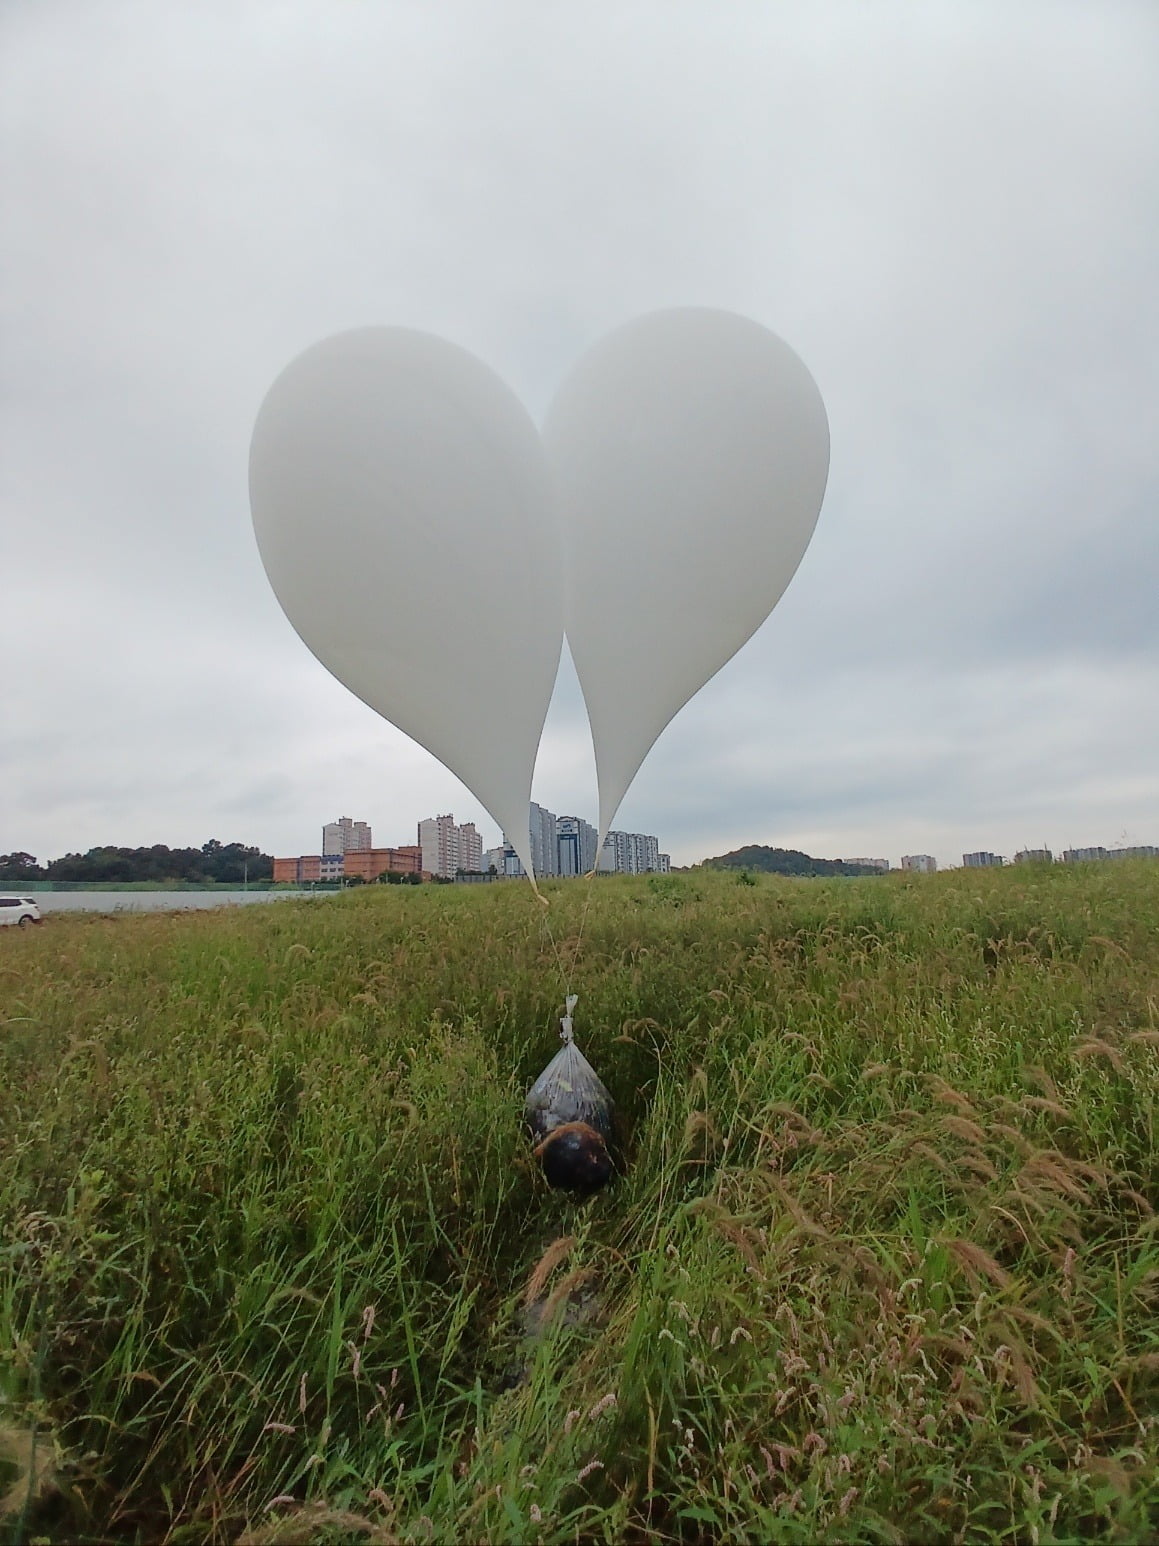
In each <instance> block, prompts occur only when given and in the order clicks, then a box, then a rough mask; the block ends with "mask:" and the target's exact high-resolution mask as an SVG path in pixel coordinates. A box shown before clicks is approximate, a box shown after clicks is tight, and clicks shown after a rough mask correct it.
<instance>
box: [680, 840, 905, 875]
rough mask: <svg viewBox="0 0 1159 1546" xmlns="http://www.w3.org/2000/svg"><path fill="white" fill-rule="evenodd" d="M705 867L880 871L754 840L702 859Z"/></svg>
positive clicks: (853, 872)
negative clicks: (768, 845)
mask: <svg viewBox="0 0 1159 1546" xmlns="http://www.w3.org/2000/svg"><path fill="white" fill-rule="evenodd" d="M701 862H702V866H703V868H704V869H706V870H764V871H765V872H766V873H768V874H771V875H878V874H880V873H881V872H880V871H879V870H872V869H869V868H868V867H867V866H866V865H864V864H845V863H844V862H843V861H842V860H840V859H814V858H813V857H812V855H811V854H803V853H802V852H801V851H800V849H799V848H766V847H765V846H764V845H763V844H761V843H752V844H750V845H749V846H748V847H747V848H736V849H734V850H733V852H732V853H730V854H721V855H720V856H719V857H718V858H716V859H704V860H702V861H701Z"/></svg>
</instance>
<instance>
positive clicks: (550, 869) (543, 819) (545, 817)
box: [528, 800, 562, 877]
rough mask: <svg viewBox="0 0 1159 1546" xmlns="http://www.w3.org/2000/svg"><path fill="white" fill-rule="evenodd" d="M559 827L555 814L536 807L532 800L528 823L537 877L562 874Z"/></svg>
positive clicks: (538, 806) (540, 806)
mask: <svg viewBox="0 0 1159 1546" xmlns="http://www.w3.org/2000/svg"><path fill="white" fill-rule="evenodd" d="M557 826H558V823H557V821H556V817H555V813H554V812H553V811H549V810H546V809H545V808H544V807H543V806H542V805H536V803H535V801H534V800H532V802H531V815H530V820H529V823H528V828H529V836H530V839H531V862H532V864H533V865H534V866H535V873H536V875H538V876H540V877H542V876H544V875H559V874H561V873H562V871H561V870H560V867H559V853H558V845H557V830H556V829H557Z"/></svg>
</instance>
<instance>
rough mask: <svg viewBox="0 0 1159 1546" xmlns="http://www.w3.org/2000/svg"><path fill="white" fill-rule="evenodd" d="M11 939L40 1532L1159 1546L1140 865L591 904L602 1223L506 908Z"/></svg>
mask: <svg viewBox="0 0 1159 1546" xmlns="http://www.w3.org/2000/svg"><path fill="white" fill-rule="evenodd" d="M550 895H551V902H552V911H551V917H552V921H553V926H554V928H555V930H556V932H557V935H559V936H560V938H561V941H562V942H563V945H564V948H565V949H566V946H567V941H568V938H569V936H570V937H573V938H574V935H575V932H576V930H577V928H578V924H579V915H580V908H581V900H582V898H581V888H580V887H577V886H574V885H573V886H572V887H571V888H570V889H569V888H568V887H567V886H563V885H561V886H556V887H555V888H553V889H552V890H551V893H550ZM7 933H8V934H11V935H12V936H13V937H12V938H7V937H5V938H4V939H3V940H0V945H3V947H4V948H3V950H2V951H0V973H2V974H3V975H2V979H0V980H2V982H3V994H2V1002H3V1006H4V1007H3V1020H4V1024H3V1031H2V1037H0V1059H2V1068H0V1197H2V1202H3V1208H2V1216H3V1226H4V1234H3V1244H2V1254H0V1359H2V1364H0V1381H2V1386H0V1394H2V1397H3V1404H2V1405H0V1422H2V1424H3V1440H2V1442H3V1446H4V1452H5V1457H6V1467H7V1468H6V1472H5V1474H4V1475H3V1476H0V1496H3V1499H4V1501H3V1504H2V1507H3V1510H4V1519H3V1522H2V1524H0V1529H3V1530H6V1531H7V1532H8V1534H9V1536H10V1537H11V1538H14V1539H18V1540H21V1539H22V1540H32V1539H44V1540H48V1541H64V1540H78V1539H80V1540H84V1539H88V1540H91V1541H96V1540H109V1539H115V1540H118V1541H132V1540H142V1541H145V1540H149V1541H152V1540H161V1539H165V1540H169V1541H173V1542H180V1541H186V1542H191V1541H205V1540H214V1541H223V1542H224V1541H238V1540H240V1541H246V1542H251V1543H259V1542H276V1541H295V1542H297V1541H307V1540H318V1541H322V1540H334V1541H337V1540H354V1539H359V1540H370V1541H380V1542H391V1541H402V1540H414V1541H427V1540H434V1541H450V1540H484V1539H485V1540H488V1541H511V1542H517V1541H519V1542H522V1541H526V1542H533V1541H538V1540H542V1541H545V1542H554V1541H565V1540H575V1539H581V1540H631V1541H697V1542H703V1541H712V1540H723V1539H738V1538H739V1539H761V1540H774V1541H789V1542H794V1541H800V1542H806V1541H808V1542H813V1541H817V1540H826V1541H840V1540H848V1541H859V1542H861V1541H911V1540H915V1539H926V1540H933V1539H936V1540H967V1541H970V1540H979V1541H986V1540H993V1541H999V1540H1002V1541H1014V1540H1017V1541H1027V1542H1032V1541H1038V1542H1047V1541H1052V1540H1073V1539H1076V1538H1082V1539H1100V1538H1104V1539H1107V1540H1141V1539H1146V1538H1150V1537H1153V1536H1154V1534H1155V1532H1156V1529H1157V1528H1159V1473H1157V1456H1159V1428H1157V1415H1159V1404H1157V1397H1159V1229H1157V1225H1156V1216H1155V1209H1156V1208H1157V1207H1159V1177H1157V1174H1156V1160H1155V1131H1154V1123H1155V1109H1156V1103H1155V1096H1156V1084H1157V1079H1159V866H1156V865H1153V864H1152V865H1148V864H1146V863H1145V862H1143V863H1137V864H1128V863H1124V864H1122V865H1116V866H1114V867H1111V866H1101V867H1090V868H1085V867H1074V868H1066V869H1063V868H1062V867H1058V868H1056V869H1043V870H1021V869H1020V870H1017V871H996V872H990V873H970V874H966V873H961V872H959V873H955V874H948V875H938V876H931V877H924V876H922V877H912V878H911V877H902V876H898V877H896V878H889V879H883V880H864V881H863V880H837V881H812V880H810V881H790V880H778V879H773V878H770V879H761V880H760V881H759V882H758V883H757V884H756V885H740V884H738V882H737V877H736V876H733V875H727V874H716V873H701V872H697V873H693V874H690V875H684V876H671V877H653V878H651V879H645V878H640V879H638V880H628V879H625V880H624V881H622V882H620V881H612V880H609V881H606V882H603V883H601V885H600V887H599V889H598V891H597V893H596V896H595V900H594V902H593V905H592V909H591V913H590V915H589V918H588V921H587V925H586V929H585V931H584V935H583V943H582V946H581V949H580V952H579V967H578V971H577V975H576V987H577V989H578V991H579V992H580V993H581V999H580V1005H579V1009H578V1011H577V1034H578V1035H579V1036H580V1039H581V1043H582V1045H583V1047H584V1050H585V1052H587V1054H588V1055H589V1056H590V1058H591V1059H592V1062H593V1063H594V1064H595V1066H596V1068H597V1069H598V1070H599V1072H600V1074H601V1076H602V1077H603V1079H604V1080H605V1081H606V1083H607V1084H608V1085H609V1087H610V1088H611V1090H612V1091H613V1093H614V1094H615V1095H616V1097H617V1099H618V1101H619V1104H620V1108H621V1111H622V1114H623V1117H624V1119H625V1127H626V1132H627V1138H626V1150H627V1154H626V1159H627V1163H626V1173H625V1174H624V1176H623V1177H622V1179H620V1180H619V1181H618V1182H617V1183H616V1184H615V1185H614V1186H613V1187H611V1188H610V1189H609V1190H608V1191H607V1192H605V1193H604V1194H602V1195H601V1196H600V1197H598V1198H597V1199H596V1200H595V1201H594V1202H593V1203H591V1204H590V1205H588V1206H587V1207H585V1208H578V1207H576V1206H574V1205H571V1204H569V1203H567V1202H566V1201H564V1200H562V1199H561V1198H560V1196H559V1195H558V1194H555V1193H551V1192H549V1191H548V1190H547V1189H546V1187H545V1185H544V1184H543V1182H542V1180H541V1178H540V1177H539V1176H538V1175H537V1173H536V1167H535V1164H534V1162H533V1161H532V1160H531V1159H530V1156H529V1153H528V1149H527V1145H526V1142H525V1140H524V1138H523V1136H522V1134H521V1132H520V1130H519V1126H518V1118H519V1112H520V1109H521V1102H522V1097H523V1093H524V1091H525V1089H526V1087H527V1085H528V1084H529V1083H530V1081H531V1079H532V1078H533V1077H534V1075H535V1074H536V1073H537V1072H538V1070H539V1069H540V1068H541V1067H542V1065H543V1063H544V1062H545V1061H546V1058H547V1057H548V1056H549V1055H550V1053H551V1052H552V1050H553V1049H554V1046H555V1041H554V1028H553V1017H554V1015H555V1014H556V1013H557V1011H558V1008H559V1004H560V1001H561V998H562V984H561V983H560V981H559V977H558V970H557V966H556V958H555V955H554V953H553V951H552V948H551V946H550V944H549V942H548V940H547V939H546V937H545V935H544V934H543V932H542V927H541V924H540V922H539V921H538V909H537V907H536V904H535V903H534V902H533V900H532V899H531V897H530V895H529V893H528V890H527V888H525V887H518V886H491V887H480V888H451V887H447V888H433V887H424V888H394V887H392V888H389V889H385V888H382V889H380V888H375V889H374V890H373V891H370V890H367V891H365V892H362V893H350V894H348V895H346V896H343V897H340V898H337V899H335V900H334V901H333V902H332V903H330V904H328V905H327V906H326V907H325V908H318V907H310V906H307V905H302V904H297V903H293V902H288V903H285V904H283V905H282V906H280V907H277V908H253V909H247V910H245V911H244V912H243V911H231V912H223V913H207V914H199V915H195V916H188V915H187V916H180V917H174V916H148V917H123V918H116V919H110V918H103V917H92V916H69V917H61V918H53V919H51V920H50V921H49V922H47V923H46V924H45V925H44V926H43V927H42V928H41V929H40V930H33V931H27V930H25V931H17V930H10V931H7ZM28 936H30V937H28Z"/></svg>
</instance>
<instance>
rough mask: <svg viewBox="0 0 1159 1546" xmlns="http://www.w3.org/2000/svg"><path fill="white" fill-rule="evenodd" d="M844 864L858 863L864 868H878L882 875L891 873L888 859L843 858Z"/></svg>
mask: <svg viewBox="0 0 1159 1546" xmlns="http://www.w3.org/2000/svg"><path fill="white" fill-rule="evenodd" d="M841 862H842V864H856V865H857V866H858V867H859V868H860V869H863V870H877V871H878V872H879V873H880V874H882V875H887V874H888V873H889V860H888V859H842V861H841Z"/></svg>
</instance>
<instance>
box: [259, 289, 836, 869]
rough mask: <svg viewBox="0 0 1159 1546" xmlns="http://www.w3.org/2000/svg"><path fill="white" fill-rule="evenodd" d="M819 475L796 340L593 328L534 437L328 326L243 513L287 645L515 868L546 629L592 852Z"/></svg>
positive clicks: (383, 336)
mask: <svg viewBox="0 0 1159 1546" xmlns="http://www.w3.org/2000/svg"><path fill="white" fill-rule="evenodd" d="M828 470H829V426H828V421H827V419H826V416H825V408H824V404H823V403H822V401H821V395H820V393H819V392H818V390H817V387H816V385H815V383H814V381H813V379H812V377H811V376H810V374H809V372H808V371H807V370H806V368H805V366H804V365H803V364H802V362H801V361H800V359H798V357H797V356H796V354H794V352H793V351H792V350H791V349H790V348H789V346H788V345H787V344H785V343H784V342H783V341H782V340H781V339H779V338H778V337H776V335H775V334H773V333H771V332H769V331H768V330H767V329H766V328H763V327H761V326H760V325H759V324H758V323H755V322H752V321H750V320H749V319H747V318H744V317H739V316H735V315H733V314H732V313H729V312H723V311H715V310H708V309H702V308H682V309H679V310H674V311H662V312H655V313H652V314H650V315H648V316H645V317H641V318H639V319H637V320H636V321H634V322H630V323H628V324H627V325H626V326H624V327H621V328H619V329H617V330H616V331H615V332H613V333H612V334H610V335H609V336H608V337H606V338H605V339H603V340H602V341H601V342H600V343H598V344H596V345H595V347H594V348H592V349H591V350H590V351H589V352H588V353H587V354H586V355H585V356H584V357H583V359H581V361H580V362H579V364H578V365H577V366H576V367H575V369H574V370H573V371H572V373H571V375H570V376H569V377H568V379H567V380H566V381H565V382H564V384H563V386H562V387H561V388H560V390H559V393H558V395H557V396H556V399H555V401H554V402H553V404H552V406H551V409H550V411H549V413H548V415H547V419H546V422H545V424H544V427H543V432H542V434H540V433H539V432H538V431H537V430H536V428H535V425H534V424H533V423H532V421H531V419H530V418H529V417H528V415H527V413H526V411H525V410H524V408H523V406H522V405H521V404H520V402H519V401H518V399H517V398H516V397H515V396H514V394H513V393H512V392H511V391H510V390H509V389H508V387H507V386H506V385H505V384H504V383H503V382H502V381H501V380H500V379H499V377H498V376H496V375H495V374H494V372H492V371H491V370H490V369H489V368H488V367H487V366H486V365H484V364H483V363H482V362H481V361H479V360H477V359H476V358H475V357H474V356H473V355H471V354H468V353H467V352H466V350H464V349H460V348H458V347H457V346H456V345H454V344H451V343H447V342H445V341H444V340H443V339H440V338H436V337H433V336H431V335H430V334H426V333H419V332H414V331H412V330H410V329H406V328H393V327H374V328H362V329H358V330H356V331H353V332H348V333H339V334H337V335H336V336H334V337H332V338H328V339H325V340H324V341H323V342H321V343H318V344H315V345H314V346H313V347H312V348H310V349H307V350H306V351H305V353H304V354H301V355H299V356H298V358H297V359H296V360H294V361H293V362H292V363H291V364H290V365H289V366H287V368H286V369H285V370H284V371H283V372H282V374H281V375H280V376H279V377H278V379H277V380H276V381H275V382H274V384H273V386H272V387H271V388H270V391H269V393H268V394H267V396H266V399H265V401H264V403H263V404H262V407H261V410H260V411H259V413H258V418H257V422H256V424H255V427H254V433H253V441H252V445H251V448H250V503H251V508H252V511H253V520H254V529H255V532H256V534H257V541H258V548H259V551H260V553H261V557H262V562H263V564H264V565H265V569H266V573H267V575H268V576H269V579H270V583H271V585H272V586H273V589H274V592H275V594H276V595H277V597H278V600H279V601H280V603H281V605H282V608H283V610H284V611H285V613H286V615H287V617H288V618H289V620H290V622H291V623H292V624H293V626H294V628H295V629H296V630H297V632H298V634H299V635H300V636H301V638H302V639H303V640H304V641H305V643H306V644H307V645H308V646H309V648H310V649H311V650H312V651H313V652H314V654H315V655H316V656H317V657H318V659H319V660H320V661H321V662H322V664H323V665H324V666H326V668H327V669H328V670H329V671H331V672H332V673H333V674H334V676H336V677H337V678H338V680H339V681H340V682H342V683H344V684H345V685H346V686H347V687H348V688H349V689H350V690H351V691H352V692H353V693H355V694H356V695H357V696H358V697H359V698H361V699H362V700H363V702H365V703H367V704H369V705H370V707H371V708H373V709H376V710H377V711H378V713H380V714H381V715H383V716H384V718H386V719H388V720H390V721H391V722H392V723H393V724H395V725H397V726H398V727H399V729H401V730H404V731H405V732H406V733H407V734H408V735H410V736H411V737H413V739H414V740H416V741H418V742H419V743H420V745H422V746H424V747H426V749H427V750H428V751H429V752H431V753H433V755H434V756H435V757H437V758H438V759H439V761H440V762H442V763H444V764H445V765H446V766H447V767H448V768H449V769H450V770H451V771H452V772H453V773H454V774H456V775H457V777H458V778H460V779H461V780H462V782H463V783H464V784H466V785H467V787H468V788H469V789H470V790H471V791H472V792H473V793H474V794H475V796H476V797H477V798H478V800H479V801H480V803H481V804H482V805H483V806H484V807H485V808H486V810H487V811H489V812H490V814H491V816H492V817H493V818H494V819H495V821H496V822H498V824H499V826H500V827H501V828H502V829H503V831H504V832H505V833H506V834H507V837H508V840H509V841H510V842H511V843H512V844H513V846H514V847H515V849H516V851H517V853H518V854H519V856H520V858H521V860H522V861H523V864H524V867H525V868H526V870H527V872H528V874H529V875H530V874H532V873H533V870H532V862H531V852H530V843H529V837H528V814H529V807H530V800H531V780H532V774H533V771H534V767H535V757H536V753H537V751H538V748H539V741H540V736H541V734H542V731H543V723H544V719H545V718H546V716H547V708H548V703H549V701H550V698H551V693H552V688H553V686H554V684H555V679H556V673H557V670H558V666H559V658H560V652H561V649H562V643H563V636H564V633H565V632H566V635H567V639H568V642H569V644H570V646H571V652H572V656H573V658H574V661H575V666H576V671H577V673H578V675H579V679H580V684H581V686H582V688H583V693H584V700H585V702H586V704H587V710H588V718H589V720H590V723H591V729H592V739H593V743H594V747H595V757H596V772H597V778H598V783H599V828H600V841H601V843H602V841H603V837H604V835H605V834H606V833H607V831H608V829H609V828H610V826H611V823H612V821H613V819H614V818H615V814H616V811H617V809H618V808H619V805H620V802H621V800H622V799H623V797H624V795H625V793H626V792H627V789H628V786H629V784H630V783H631V782H632V779H633V778H634V777H635V775H636V772H637V771H638V769H639V767H640V764H641V763H642V762H643V760H644V758H645V756H646V755H647V753H648V751H649V749H650V748H651V746H652V744H653V743H654V741H655V740H656V738H657V736H658V735H659V734H660V732H661V731H662V730H663V729H664V727H665V725H667V724H668V722H669V721H670V720H671V719H672V717H673V715H675V714H676V713H677V711H678V710H679V709H680V708H681V707H682V706H683V704H685V703H686V702H687V701H688V699H689V698H691V697H692V695H693V694H694V693H695V692H697V691H698V690H699V689H700V688H701V687H702V686H703V685H704V684H705V682H707V681H708V680H709V678H710V677H711V676H713V675H714V674H715V673H716V672H717V671H718V670H719V669H720V667H721V666H722V665H724V663H725V662H726V661H727V660H728V659H730V657H731V656H732V655H734V654H735V653H736V651H737V650H738V649H739V648H740V647H741V645H742V644H744V642H745V641H746V639H748V638H749V637H750V635H751V634H752V633H753V632H755V630H756V629H757V628H758V627H759V626H760V624H761V623H762V622H763V620H764V619H765V618H766V617H767V616H768V614H769V612H770V611H771V610H772V608H773V607H774V606H775V605H776V603H777V601H778V600H779V599H780V596H781V594H782V593H783V591H784V589H785V587H786V586H787V585H788V583H789V581H790V579H791V578H792V576H793V573H794V571H795V570H796V568H797V565H798V564H799V563H800V561H801V558H802V555H803V554H804V552H805V549H806V547H807V546H808V543H809V539H810V537H811V536H812V533H813V528H814V526H815V525H816V521H817V516H818V514H819V512H820V508H821V501H822V498H823V496H824V492H825V482H826V478H827V476H828Z"/></svg>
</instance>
